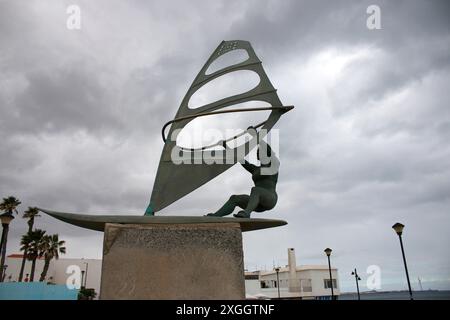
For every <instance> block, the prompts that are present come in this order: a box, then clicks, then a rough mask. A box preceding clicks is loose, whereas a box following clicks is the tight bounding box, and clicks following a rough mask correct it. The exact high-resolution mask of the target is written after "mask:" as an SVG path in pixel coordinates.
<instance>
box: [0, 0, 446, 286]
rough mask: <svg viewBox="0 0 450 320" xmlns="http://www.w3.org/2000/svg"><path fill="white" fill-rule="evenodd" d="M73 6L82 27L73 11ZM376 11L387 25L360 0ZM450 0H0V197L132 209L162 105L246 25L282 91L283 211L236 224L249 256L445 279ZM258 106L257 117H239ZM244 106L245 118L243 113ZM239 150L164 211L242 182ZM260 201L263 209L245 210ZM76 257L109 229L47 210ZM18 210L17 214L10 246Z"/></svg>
mask: <svg viewBox="0 0 450 320" xmlns="http://www.w3.org/2000/svg"><path fill="white" fill-rule="evenodd" d="M71 4H76V5H78V6H79V7H80V9H81V29H80V30H70V29H68V28H67V27H66V22H67V19H68V17H69V15H68V14H67V13H66V9H67V7H68V6H69V5H71ZM371 4H376V5H378V6H379V7H380V9H381V29H378V30H377V29H375V30H371V29H368V28H367V25H366V20H367V18H368V17H369V15H368V14H367V13H366V9H367V7H368V6H369V5H371ZM449 13H450V5H449V3H448V2H447V1H437V0H436V1H389V2H387V1H375V0H371V1H295V0H292V1H263V0H261V1H256V0H255V1H225V0H224V1H206V0H204V1H148V2H146V3H145V4H144V2H143V1H126V2H125V1H100V0H96V1H77V0H72V1H42V0H39V1H24V0H22V1H13V0H1V1H0V43H1V45H0V134H1V139H0V161H1V162H0V164H1V165H0V196H1V197H6V196H9V195H14V196H16V197H18V198H19V199H20V200H21V201H22V205H21V206H20V207H19V209H20V211H21V212H23V210H25V209H26V208H27V207H28V206H39V207H43V208H49V209H54V210H60V211H68V212H80V213H93V214H95V213H96V214H102V213H103V214H106V213H109V214H142V213H143V211H144V210H145V208H146V205H147V203H148V199H149V197H150V194H151V190H152V185H153V181H154V178H155V174H156V169H157V165H158V161H159V157H160V153H161V150H162V147H163V142H162V139H161V136H160V130H161V127H162V125H163V124H164V123H165V122H166V121H168V120H170V119H172V118H173V117H174V115H175V113H176V111H177V109H178V106H179V104H180V102H181V100H182V98H183V96H184V94H185V93H186V91H187V89H188V88H189V85H190V84H191V82H192V81H193V79H194V77H195V75H196V74H197V72H198V71H199V70H200V68H201V67H202V66H203V64H204V63H205V62H206V59H207V58H208V57H209V55H210V54H211V53H212V51H213V50H214V49H215V48H216V47H217V46H218V44H219V43H220V42H221V41H222V40H234V39H242V40H249V41H250V42H251V43H252V45H253V47H254V49H255V51H256V53H257V55H258V56H259V57H260V59H261V60H262V61H263V65H264V68H265V70H266V72H267V74H268V76H269V77H270V79H271V81H272V83H273V84H274V86H275V87H276V88H277V89H278V94H279V96H280V98H281V100H282V101H283V103H284V104H285V105H295V106H296V108H295V109H294V110H293V111H291V112H290V113H289V114H287V115H286V116H284V117H283V118H282V119H281V120H280V122H279V123H278V124H277V128H279V129H280V131H279V132H280V159H281V168H280V177H279V183H278V192H279V202H278V205H277V207H276V208H275V209H273V210H272V211H269V212H265V213H262V214H258V217H267V218H280V219H284V220H286V221H288V223H289V224H288V225H287V226H285V227H282V228H276V229H269V230H263V231H255V232H250V233H246V234H244V254H245V265H246V268H248V269H249V270H254V269H256V268H258V269H261V268H266V269H270V268H272V266H273V265H274V264H275V265H285V264H286V263H287V248H288V247H294V248H295V249H296V253H297V260H298V263H299V264H325V263H326V257H325V255H324V253H323V249H324V248H326V247H331V248H332V249H333V255H332V264H333V265H334V266H336V267H337V268H339V275H340V283H341V288H342V290H343V291H353V290H355V289H354V279H353V278H352V277H351V276H350V272H351V270H352V269H353V268H355V267H356V268H358V270H359V273H360V274H361V277H362V278H363V281H362V284H361V285H362V288H363V289H366V285H365V280H366V279H367V278H368V276H369V275H368V274H366V269H367V268H368V267H369V266H371V265H376V266H379V267H380V270H381V285H382V289H385V290H388V289H406V281H405V276H404V270H403V264H402V260H401V254H400V248H399V243H398V238H397V236H396V235H395V233H394V232H393V230H392V229H391V226H392V225H393V224H394V223H395V222H397V221H399V222H402V223H404V224H405V225H406V228H405V232H404V242H405V250H406V254H407V259H408V264H409V269H410V276H411V279H412V285H413V289H418V281H417V278H418V277H420V278H421V279H422V284H423V287H424V288H425V289H427V288H435V289H444V288H446V289H450V253H449V251H448V244H449V240H450V233H449V229H450V217H449V215H450V212H449V209H450V161H449V159H450V145H449V138H450V108H449V105H448V102H449V101H450V90H449V87H450V86H449V84H450V23H449V19H448V15H449ZM247 120H248V121H250V120H251V119H247ZM247 120H246V121H247ZM251 186H252V184H251V180H250V176H248V174H246V173H245V172H244V171H243V169H242V168H241V167H240V166H239V165H237V166H235V167H233V168H232V169H230V170H228V171H227V172H225V173H224V174H223V175H221V176H219V177H218V178H216V179H215V180H213V181H211V182H210V183H209V184H207V185H205V186H203V187H202V188H200V189H198V190H197V191H195V192H193V193H192V194H190V195H189V196H187V197H185V198H183V199H181V200H179V201H178V202H176V203H174V204H173V205H171V206H169V207H167V208H166V209H164V210H163V211H162V212H161V214H168V215H203V214H205V213H207V212H210V211H212V210H215V209H217V207H219V206H220V205H221V204H222V203H223V202H224V201H225V200H226V199H227V198H228V197H229V195H231V194H234V193H248V192H249V189H250V188H251ZM255 216H256V214H255ZM36 227H39V228H42V229H45V230H47V232H49V233H59V234H60V237H61V238H63V239H65V240H66V241H67V247H68V250H67V251H68V253H67V256H68V257H86V258H88V257H89V258H100V257H101V252H102V249H101V248H102V233H99V232H95V231H89V230H84V229H80V228H78V227H73V226H69V225H66V224H64V223H62V222H59V221H57V220H55V219H52V218H49V217H45V216H44V217H41V218H39V219H38V220H37V222H36ZM25 230H26V222H25V220H24V219H16V220H14V222H13V223H12V225H11V231H10V237H9V242H8V252H10V253H12V252H18V248H19V239H20V237H21V235H22V234H23V233H24V232H25Z"/></svg>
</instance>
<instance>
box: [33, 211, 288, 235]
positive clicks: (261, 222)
mask: <svg viewBox="0 0 450 320" xmlns="http://www.w3.org/2000/svg"><path fill="white" fill-rule="evenodd" d="M38 209H39V211H41V212H43V213H46V214H48V215H50V216H52V217H53V218H56V219H58V220H61V221H64V222H66V223H70V224H72V225H75V226H78V227H81V228H85V229H90V230H95V231H101V232H103V231H104V230H105V224H107V223H117V224H140V225H145V224H207V223H239V224H240V226H241V230H242V231H243V232H245V231H253V230H260V229H267V228H274V227H280V226H283V225H286V224H287V222H286V221H284V220H276V219H260V218H227V217H204V216H199V217H192V216H142V215H95V214H78V213H68V212H57V211H52V210H47V209H41V208H38Z"/></svg>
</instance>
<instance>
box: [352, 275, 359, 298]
mask: <svg viewBox="0 0 450 320" xmlns="http://www.w3.org/2000/svg"><path fill="white" fill-rule="evenodd" d="M352 276H355V281H356V291H357V292H358V300H361V297H360V295H359V284H358V281H359V280H361V278H360V277H359V276H358V272H357V271H356V268H355V271H352Z"/></svg>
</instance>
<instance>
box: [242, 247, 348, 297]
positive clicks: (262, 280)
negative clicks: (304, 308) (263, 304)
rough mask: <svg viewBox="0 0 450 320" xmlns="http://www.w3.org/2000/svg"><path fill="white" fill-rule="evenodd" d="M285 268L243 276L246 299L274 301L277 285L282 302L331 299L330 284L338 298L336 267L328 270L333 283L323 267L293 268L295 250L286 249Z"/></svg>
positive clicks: (294, 266) (326, 267) (247, 273)
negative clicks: (287, 300) (286, 262)
mask: <svg viewBox="0 0 450 320" xmlns="http://www.w3.org/2000/svg"><path fill="white" fill-rule="evenodd" d="M288 257H289V265H288V266H286V267H284V268H279V270H278V278H277V271H276V270H275V269H274V270H271V271H254V272H246V273H245V291H246V295H247V298H259V299H264V298H268V299H276V298H278V286H279V292H280V298H282V299H320V300H322V299H331V285H333V290H334V295H335V296H336V298H337V297H338V296H339V295H340V290H339V278H338V272H337V269H336V268H331V276H332V278H333V282H332V283H331V281H330V274H329V269H328V266H327V265H302V266H298V267H297V265H296V261H295V250H294V249H293V248H289V249H288Z"/></svg>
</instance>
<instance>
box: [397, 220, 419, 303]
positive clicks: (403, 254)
mask: <svg viewBox="0 0 450 320" xmlns="http://www.w3.org/2000/svg"><path fill="white" fill-rule="evenodd" d="M404 227H405V226H404V225H403V224H401V223H399V222H397V223H396V224H394V225H393V226H392V229H394V230H395V233H397V235H398V238H399V239H400V248H401V249H402V256H403V264H404V265H405V272H406V280H407V281H408V290H409V298H410V299H411V300H414V299H413V295H412V290H411V283H410V282H409V273H408V266H407V264H406V257H405V250H404V249H403V241H402V234H403V228H404Z"/></svg>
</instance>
